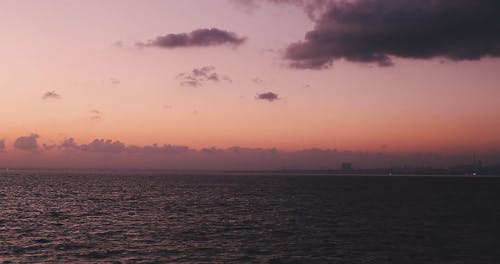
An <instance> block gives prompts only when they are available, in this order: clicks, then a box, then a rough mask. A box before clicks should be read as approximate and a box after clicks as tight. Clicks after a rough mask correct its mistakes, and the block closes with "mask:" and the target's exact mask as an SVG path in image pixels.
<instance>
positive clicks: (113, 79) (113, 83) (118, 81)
mask: <svg viewBox="0 0 500 264" xmlns="http://www.w3.org/2000/svg"><path fill="white" fill-rule="evenodd" d="M109 81H110V82H111V84H112V85H118V84H120V80H118V79H115V78H109Z"/></svg>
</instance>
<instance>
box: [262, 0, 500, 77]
mask: <svg viewBox="0 0 500 264" xmlns="http://www.w3.org/2000/svg"><path fill="white" fill-rule="evenodd" d="M269 1H271V0H269ZM274 2H276V1H274ZM279 2H281V1H279ZM284 2H290V1H284ZM292 2H296V1H292ZM298 2H301V1H298ZM326 6H327V8H325V11H324V12H323V13H322V15H321V16H320V17H318V19H316V20H315V23H316V25H315V27H314V29H313V30H312V31H309V32H307V34H306V36H305V40H304V41H301V42H297V43H293V44H291V45H290V46H288V48H287V49H286V51H285V58H286V59H287V60H288V61H289V62H290V66H292V67H296V68H309V69H322V68H327V67H329V66H330V65H331V64H332V62H333V61H334V60H338V59H345V60H347V61H353V62H362V63H376V64H378V65H379V66H390V65H392V64H393V62H392V60H391V57H400V58H410V59H432V58H436V57H439V58H445V59H449V60H453V61H462V60H479V59H481V58H483V57H499V56H500V1H498V0H455V1H449V0H419V1H414V0H357V1H331V2H330V3H329V4H328V5H326Z"/></svg>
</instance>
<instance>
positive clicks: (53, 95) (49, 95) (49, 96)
mask: <svg viewBox="0 0 500 264" xmlns="http://www.w3.org/2000/svg"><path fill="white" fill-rule="evenodd" d="M42 99H44V100H45V99H61V96H60V95H59V94H57V93H56V92H55V91H48V92H45V93H44V94H43V95H42Z"/></svg>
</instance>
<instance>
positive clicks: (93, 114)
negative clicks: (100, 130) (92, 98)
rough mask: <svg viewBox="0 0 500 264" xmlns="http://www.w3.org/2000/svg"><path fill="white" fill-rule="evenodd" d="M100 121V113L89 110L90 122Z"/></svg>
mask: <svg viewBox="0 0 500 264" xmlns="http://www.w3.org/2000/svg"><path fill="white" fill-rule="evenodd" d="M101 119H102V112H101V111H99V110H96V109H92V110H90V120H92V121H96V122H97V121H100V120H101Z"/></svg>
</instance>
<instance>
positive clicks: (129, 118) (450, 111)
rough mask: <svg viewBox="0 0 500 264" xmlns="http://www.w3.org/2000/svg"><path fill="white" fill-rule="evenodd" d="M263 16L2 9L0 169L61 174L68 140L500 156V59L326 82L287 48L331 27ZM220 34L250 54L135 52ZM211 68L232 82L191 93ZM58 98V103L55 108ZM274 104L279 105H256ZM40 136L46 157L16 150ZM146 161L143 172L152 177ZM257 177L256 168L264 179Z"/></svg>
mask: <svg viewBox="0 0 500 264" xmlns="http://www.w3.org/2000/svg"><path fill="white" fill-rule="evenodd" d="M271 2H272V1H271ZM306 2H307V1H306ZM260 3H261V4H260V7H258V6H257V7H256V6H246V5H241V4H238V1H228V0H214V1H198V0H183V1H153V0H148V1H126V0H120V1H111V0H109V1H100V0H99V1H98V0H89V1H50V0H46V1H35V0H32V1H28V0H4V1H1V2H0V32H2V34H0V58H1V61H0V91H1V96H0V121H1V122H2V125H1V126H0V140H2V139H3V142H4V145H5V147H4V148H3V151H2V153H0V166H14V165H15V166H23V165H50V166H58V165H61V166H63V165H64V164H65V163H67V162H69V161H68V160H66V159H63V158H61V155H62V154H61V153H65V151H68V150H67V149H63V148H57V147H56V148H53V149H51V150H48V149H44V148H43V144H46V145H47V146H48V145H60V144H62V142H63V141H64V140H66V139H68V138H74V139H75V141H76V142H77V143H78V144H89V143H90V142H92V141H93V140H94V139H101V138H102V139H110V140H112V141H120V142H123V143H124V144H125V145H126V146H130V145H137V146H144V145H150V144H154V143H158V144H159V145H163V144H172V145H179V146H189V147H190V148H192V149H197V150H200V149H202V148H210V147H216V148H221V149H226V148H229V147H232V146H241V147H245V148H252V149H255V148H265V149H271V148H277V149H279V150H280V151H284V152H298V151H301V150H303V149H310V148H318V149H337V150H339V151H344V150H346V151H353V152H371V153H376V152H383V153H386V154H387V155H396V154H397V155H407V154H411V153H417V152H418V153H430V152H432V153H438V154H444V155H458V154H470V153H494V152H498V151H500V89H499V87H500V74H498V73H499V69H500V60H498V59H496V58H491V57H492V56H485V57H484V58H482V59H474V60H468V59H467V60H453V59H452V60H448V59H446V58H444V59H443V58H441V57H440V56H432V57H431V58H427V59H420V58H411V57H406V58H405V57H403V56H391V59H392V62H393V63H394V66H391V67H379V66H378V65H377V63H365V62H359V61H352V59H349V58H348V57H344V58H340V59H336V60H334V61H333V66H331V67H329V68H325V69H319V70H318V69H296V68H290V67H288V65H287V61H286V60H284V59H283V56H284V54H285V52H286V50H287V47H288V46H289V45H290V44H291V43H295V42H299V41H303V40H304V39H305V34H306V32H308V31H311V30H313V29H314V28H315V24H319V23H321V22H318V21H313V20H311V18H310V17H308V15H307V14H306V12H304V9H303V8H301V7H300V6H295V5H286V4H282V5H280V4H273V3H267V1H261V2H260ZM210 28H216V29H220V30H223V31H227V32H232V33H234V34H236V36H237V37H241V38H245V41H244V42H242V43H239V44H233V45H232V44H222V45H211V46H196V45H195V46H193V47H191V46H189V47H178V48H161V47H138V46H137V45H136V43H138V42H141V43H148V41H151V40H154V39H155V38H157V37H158V36H165V35H167V34H179V33H187V34H189V33H190V32H192V31H194V30H197V29H210ZM497 43H498V42H497ZM497 45H498V44H497ZM464 49H466V47H464ZM493 57H495V56H493ZM205 66H212V67H213V68H212V70H211V73H216V74H218V76H219V78H220V80H219V81H210V80H207V79H203V78H202V79H201V80H200V85H199V86H196V87H193V86H189V85H185V84H184V85H183V84H182V82H183V80H185V79H182V78H179V77H176V76H178V75H179V74H181V73H185V74H189V73H190V72H192V71H193V69H200V68H202V67H205ZM224 78H226V79H224ZM256 80H257V81H256ZM47 92H49V93H50V92H54V93H55V94H57V95H58V96H50V95H49V96H46V98H43V97H44V94H46V93H47ZM268 92H272V93H274V94H276V95H277V96H278V99H277V100H273V101H268V100H258V99H257V95H258V94H262V93H268ZM32 133H36V134H37V135H39V136H38V137H37V138H36V142H37V144H38V147H37V148H36V149H31V150H22V149H19V148H16V147H15V141H16V139H18V138H19V137H23V136H29V135H30V134H32ZM73 151H74V150H73ZM82 155H84V156H85V158H83V157H79V158H78V159H82V160H83V159H85V160H86V161H85V162H87V163H89V164H90V161H92V160H95V159H97V160H100V161H102V160H103V159H104V160H105V158H103V157H102V156H99V157H98V158H97V156H95V155H98V154H96V153H94V152H91V153H85V154H82ZM92 155H94V156H92ZM99 155H100V154H99ZM34 156H36V158H33V157H34ZM62 156H64V155H62ZM91 156H92V157H93V158H91ZM105 156H106V155H105ZM75 159H77V158H75ZM112 159H116V157H114V158H112ZM131 159H132V158H130V157H129V156H124V157H120V158H119V160H121V161H120V162H115V163H116V164H126V163H127V161H129V160H131ZM220 159H221V160H223V158H220ZM310 159H311V160H313V161H314V162H316V161H317V160H315V159H316V158H314V157H311V158H310ZM141 162H142V161H141ZM141 162H140V161H137V164H136V165H135V166H136V167H140V166H152V165H151V164H149V163H147V162H146V163H144V162H143V163H141ZM161 162H162V161H161V158H159V161H158V163H161ZM183 162H187V161H183ZM242 162H243V161H242ZM253 162H254V163H258V161H253ZM261 162H264V161H261ZM314 162H312V163H314ZM87 163H85V164H84V165H86V166H87V165H89V164H87ZM101 163H102V162H101ZM101 163H99V164H100V165H103V164H101ZM115 163H113V164H115ZM181 163H182V162H180V163H179V164H181ZM222 163H223V162H222V161H221V164H222ZM278 163H279V162H278ZM278 163H277V164H278ZM312 163H311V164H312ZM71 164H72V166H78V165H79V164H80V163H79V162H78V161H72V163H71ZM82 164H83V162H82V163H81V164H80V165H82ZM155 164H156V163H155ZM175 164H176V163H175V162H173V163H171V164H170V165H169V166H168V167H172V168H174V167H176V166H175ZM182 164H184V163H182ZM186 164H187V163H186ZM252 164H253V163H251V162H249V163H247V164H246V165H245V166H247V167H251V166H257V165H255V164H253V165H252ZM280 164H283V163H280ZM335 164H336V163H335ZM108 165H109V164H108ZM89 166H90V165H89ZM103 166H104V165H103ZM269 166H271V165H269ZM276 166H278V165H276ZM279 166H281V165H279ZM318 166H320V165H318ZM321 166H323V165H321ZM325 166H326V165H325ZM332 166H336V165H332ZM152 167H154V166H152ZM179 167H182V168H185V167H188V166H187V165H185V164H184V165H182V166H179ZM201 167H203V166H201ZM220 167H224V165H220ZM243 167H244V166H243ZM263 167H265V166H263Z"/></svg>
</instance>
